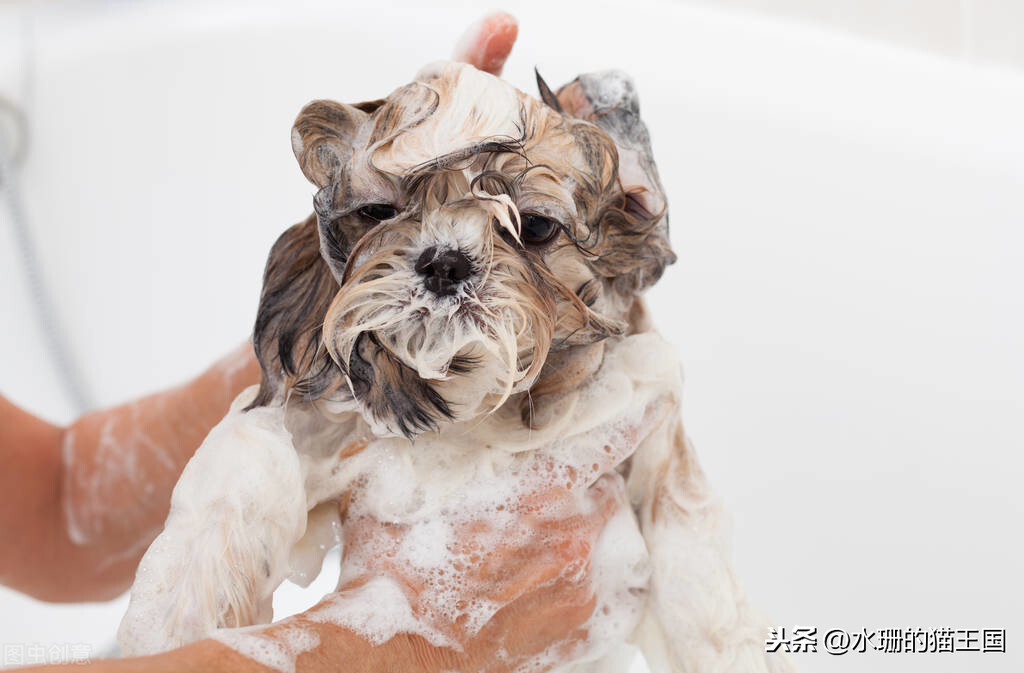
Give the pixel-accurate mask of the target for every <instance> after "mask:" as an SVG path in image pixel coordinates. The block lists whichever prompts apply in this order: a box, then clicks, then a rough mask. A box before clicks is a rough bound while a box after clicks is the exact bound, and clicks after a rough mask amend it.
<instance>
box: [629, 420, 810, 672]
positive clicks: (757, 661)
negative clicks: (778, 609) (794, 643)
mask: <svg viewBox="0 0 1024 673" xmlns="http://www.w3.org/2000/svg"><path fill="white" fill-rule="evenodd" d="M629 490H630V496H631V498H632V500H633V502H634V503H637V504H639V511H638V514H639V518H640V526H641V530H642V532H643V536H644V540H645V541H646V543H647V547H648V551H649V553H650V557H651V567H652V575H651V587H650V588H651V593H650V598H649V602H648V606H647V612H646V614H645V616H644V618H643V621H642V622H641V624H640V626H639V627H638V628H637V632H636V636H635V640H636V641H637V644H638V645H640V647H641V649H642V650H643V651H644V655H645V657H646V658H647V661H648V665H649V666H650V668H651V670H652V671H654V673H669V672H671V673H727V672H728V673H758V672H762V671H766V672H771V673H782V672H785V671H792V670H793V667H792V664H791V662H790V661H789V660H788V659H787V658H785V657H784V655H782V654H778V653H766V652H765V640H766V638H767V637H768V635H769V624H768V622H767V621H766V619H765V618H764V617H763V616H761V615H760V614H759V613H758V612H757V611H756V610H755V609H754V608H753V607H752V606H751V605H750V604H749V603H748V602H747V600H746V597H745V596H744V593H743V590H742V588H741V586H740V584H739V582H738V580H737V578H736V575H735V573H734V571H733V567H732V553H731V549H730V547H731V545H730V534H729V523H728V517H727V516H726V514H725V512H724V511H723V508H722V506H721V504H720V503H719V502H718V500H717V499H716V498H715V497H714V495H713V493H712V492H711V489H710V487H709V485H708V482H707V480H706V478H705V477H704V473H703V472H702V471H701V469H700V465H699V464H698V463H697V458H696V455H695V453H694V450H693V446H692V445H691V444H690V442H689V440H688V439H687V438H686V435H685V433H684V432H683V424H682V421H681V420H680V418H679V416H678V414H677V415H675V416H674V417H673V418H672V419H671V420H669V421H667V422H666V423H665V425H664V427H662V428H661V429H660V430H659V431H658V432H656V433H654V434H653V435H651V436H650V437H648V438H647V440H646V441H645V442H644V444H643V445H641V447H640V448H639V449H638V451H637V453H636V454H635V455H634V457H633V463H632V467H631V471H630V477H629Z"/></svg>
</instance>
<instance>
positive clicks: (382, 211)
mask: <svg viewBox="0 0 1024 673" xmlns="http://www.w3.org/2000/svg"><path fill="white" fill-rule="evenodd" d="M359 214H360V215H362V216H363V217H365V218H368V219H371V220H376V221H377V222H380V221H382V220H390V219H391V218H392V217H394V216H395V215H397V214H398V210H396V209H395V207H394V206H392V205H390V204H388V203H371V204H370V205H368V206H363V207H362V208H360V209H359Z"/></svg>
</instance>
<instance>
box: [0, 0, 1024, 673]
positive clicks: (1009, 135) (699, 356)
mask: <svg viewBox="0 0 1024 673" xmlns="http://www.w3.org/2000/svg"><path fill="white" fill-rule="evenodd" d="M287 6H288V9H284V8H283V6H282V7H277V6H273V5H265V4H259V3H256V4H254V3H244V5H243V4H242V3H238V4H234V3H215V4H212V5H211V3H203V4H202V6H201V5H200V4H199V3H191V4H185V5H180V4H179V5H178V6H177V7H170V6H167V5H164V4H161V3H133V4H128V3H120V2H110V3H101V4H98V5H89V6H87V7H79V6H78V5H77V4H74V3H68V4H63V3H48V4H46V5H43V6H37V7H33V8H30V7H28V6H27V5H19V4H13V5H11V4H9V5H7V6H5V7H4V8H2V9H0V22H2V24H0V25H2V29H0V91H2V92H3V93H5V94H6V95H9V96H13V97H14V98H16V99H17V100H19V101H20V102H21V103H22V104H23V105H24V107H25V109H26V110H27V112H28V114H29V117H30V120H31V124H32V145H31V149H30V153H29V155H28V159H27V163H26V164H25V166H24V171H23V173H22V183H23V187H24V189H23V197H24V201H25V205H26V209H27V216H28V220H29V221H30V222H31V224H32V226H33V235H34V236H35V240H36V243H37V246H38V248H39V251H40V256H41V260H42V267H43V274H44V279H45V280H46V282H47V283H48V285H49V288H50V290H51V293H52V296H53V299H54V303H55V307H56V313H57V316H58V319H59V323H60V325H61V326H62V327H63V330H64V331H65V333H66V335H67V339H68V341H69V343H70V347H71V350H72V352H73V355H74V356H75V358H76V359H77V360H78V361H79V362H80V364H81V369H82V372H83V377H84V379H85V381H86V384H87V386H88V387H89V389H90V391H91V394H92V396H93V399H94V401H95V403H96V404H110V403H114V402H117V401H119V400H123V399H126V398H130V397H133V396H136V395H139V394H141V393H144V392H147V391H150V390H153V389H157V388H160V387H162V386H167V385H169V384H172V383H175V382H177V381H180V380H182V379H183V378H186V377H188V376H190V375H192V374H194V373H196V372H197V371H199V370H200V369H202V368H203V367H204V366H205V365H206V364H208V363H210V362H212V361H213V360H214V359H215V358H216V357H217V356H219V355H220V354H222V353H224V352H226V351H227V350H228V349H229V348H231V347H232V346H234V345H235V344H237V343H238V342H240V341H241V340H242V339H244V338H245V336H246V335H247V333H248V332H249V330H250V327H251V323H252V321H253V317H254V311H255V305H256V300H257V296H258V293H259V288H260V276H261V271H262V266H263V262H264V260H265V256H266V252H267V250H268V248H269V246H270V244H271V242H272V241H273V240H274V238H275V237H276V236H277V235H278V233H280V232H281V231H282V230H283V229H284V228H285V227H286V226H288V225H290V224H291V223H293V222H296V221H298V220H299V219H300V218H302V217H304V216H305V214H306V213H307V212H308V211H309V210H310V207H311V201H310V197H311V194H312V189H311V188H310V186H309V185H308V184H307V183H306V181H305V180H304V178H303V177H302V175H301V174H300V173H299V171H298V169H297V166H296V165H295V162H294V159H293V157H292V154H291V150H290V146H289V129H290V125H291V121H292V119H293V118H294V115H295V113H296V112H297V111H298V109H299V108H300V106H301V105H302V104H303V103H305V102H306V101H307V100H309V99H312V98H317V97H328V98H337V99H340V100H343V101H349V102H355V101H359V100H365V99H371V98H376V97H379V96H381V95H383V94H385V93H387V92H388V91H389V90H391V89H392V88H393V87H395V86H397V85H399V84H401V83H403V82H405V81H406V80H407V79H408V78H409V77H410V76H411V75H412V74H413V73H414V72H415V70H416V69H417V68H418V67H419V66H420V65H422V64H423V63H424V62H426V61H429V60H433V59H435V58H440V57H445V56H447V55H448V53H449V51H450V47H451V45H452V44H453V43H454V40H455V38H456V37H457V36H458V34H459V33H460V32H461V29H462V28H463V27H464V25H465V24H466V23H467V22H468V21H469V20H471V19H472V18H475V17H476V16H477V13H478V11H479V10H478V9H477V8H476V6H475V5H473V4H471V3H464V4H463V5H461V6H449V7H445V8H444V9H429V10H428V9H425V8H423V7H422V6H421V5H419V4H413V3H411V2H410V3H406V4H395V3H392V5H391V6H392V9H390V10H389V11H387V12H384V11H382V10H380V9H373V8H354V9H352V8H350V9H344V8H342V7H341V3H337V2H322V3H318V2H302V3H294V2H293V3H288V5H287ZM375 6H376V7H378V8H379V6H380V5H379V3H378V4H377V5H375ZM201 7H202V8H201ZM505 7H506V8H507V9H509V10H511V11H513V12H514V13H515V14H517V15H518V16H519V17H520V18H521V40H520V43H519V45H518V47H517V49H516V51H515V54H514V56H513V59H512V61H511V62H510V63H509V65H508V68H507V71H506V76H507V77H508V79H509V80H510V81H512V82H513V83H515V84H517V85H519V86H521V87H523V88H526V89H531V90H532V68H533V66H534V65H537V66H539V68H540V70H541V72H542V73H543V74H544V76H545V78H546V79H547V80H548V81H549V82H551V83H552V84H555V83H561V82H563V81H566V80H568V79H570V78H572V77H573V76H574V75H575V74H576V73H578V72H581V71H588V70H597V69H604V68H609V67H616V68H620V69H623V70H626V71H628V72H630V73H631V74H632V75H633V76H634V77H635V79H636V82H637V85H638V88H639V91H640V93H641V100H642V103H643V107H644V111H645V116H646V118H647V121H648V123H649V125H650V127H651V134H652V136H653V139H654V148H655V152H656V156H657V158H658V160H659V164H660V167H661V171H662V177H663V179H664V182H665V185H666V187H667V189H668V192H669V196H670V202H671V208H672V211H671V212H672V236H673V242H674V245H675V249H676V251H677V252H678V253H679V262H678V264H677V265H676V266H675V267H674V268H672V269H671V270H670V271H669V273H667V274H666V276H665V278H664V280H663V281H662V282H661V284H660V285H659V286H657V287H656V288H655V289H654V290H653V291H652V292H651V294H650V299H651V306H652V308H653V311H654V315H655V316H656V321H657V323H658V325H659V326H660V328H661V330H662V331H663V332H664V333H665V334H666V335H667V336H668V337H669V338H670V339H671V340H673V341H674V342H675V343H677V344H678V345H679V349H680V352H681V354H682V357H683V360H684V362H685V363H686V365H687V394H688V398H687V400H686V405H685V408H684V417H685V419H686V421H687V426H688V429H689V432H690V433H691V435H692V437H693V439H694V441H695V442H696V445H697V448H698V451H699V453H700V454H701V456H702V459H703V463H704V466H705V468H706V470H707V471H708V473H709V474H710V476H711V479H712V481H713V483H714V484H715V485H716V487H717V488H718V490H719V491H720V493H721V494H722V496H723V497H724V499H725V500H726V502H727V503H728V505H729V507H730V508H731V510H732V511H733V512H734V515H735V523H736V525H735V529H736V530H735V539H736V558H737V563H738V565H739V568H740V570H741V575H742V577H743V578H744V580H745V582H746V584H747V587H748V588H749V593H750V594H751V595H752V597H753V600H754V601H755V602H756V603H757V604H758V605H759V606H761V608H762V609H763V610H765V611H766V612H767V613H768V614H770V615H771V616H772V617H773V619H774V620H775V622H776V623H777V624H778V625H780V626H785V627H786V628H787V630H789V629H792V628H793V627H794V626H796V625H801V626H808V625H810V626H816V627H818V629H819V633H824V631H827V630H829V629H832V628H843V629H846V630H847V631H860V630H861V629H862V628H867V629H869V630H875V629H882V628H918V627H919V628H929V629H930V628H942V627H951V628H954V629H957V628H960V629H990V628H1005V629H1007V631H1008V636H1007V639H1008V641H1009V643H1008V647H1007V649H1008V650H1009V653H1007V654H986V655H968V654H957V655H952V656H951V655H945V656H933V657H928V656H926V655H892V654H888V655H887V654H881V653H867V654H850V655H846V656H843V657H836V656H830V655H828V654H826V653H824V652H819V653H817V654H804V655H798V657H797V661H798V663H799V664H800V667H801V668H802V669H803V670H808V671H810V670H833V671H854V670H872V671H880V672H884V671H915V670H923V669H924V668H925V667H927V669H928V670H929V671H933V672H938V671H958V670H964V669H965V668H969V669H970V670H972V671H977V672H979V673H982V672H985V671H1008V670H1012V669H1020V668H1021V666H1022V665H1024V654H1022V652H1024V648H1021V647H1020V643H1019V638H1020V634H1021V633H1022V631H1021V629H1020V627H1022V626H1024V620H1022V618H1021V617H1020V610H1019V607H1018V606H1017V605H1016V604H1015V603H1016V602H1018V601H1019V600H1020V599H1021V597H1022V596H1024V582H1022V579H1021V577H1022V575H1021V573H1020V567H1021V563H1022V549H1024V545H1022V542H1021V534H1020V530H1021V522H1022V520H1024V519H1022V515H1024V495H1022V491H1021V488H1020V480H1021V475H1022V467H1024V458H1022V452H1024V432H1022V430H1021V420H1022V419H1024V413H1022V412H1024V399H1022V394H1021V392H1020V388H1021V385H1022V383H1024V355H1022V345H1024V305H1022V304H1024V301H1022V298H1021V297H1022V293H1021V288H1022V287H1024V263H1022V262H1024V260H1022V256H1024V255H1022V250H1024V123H1022V121H1021V120H1024V78H1022V77H1021V76H1019V75H1015V74H1013V73H1010V72H999V71H994V70H992V71H989V70H982V69H978V68H975V67H968V66H963V65H960V64H958V63H955V62H952V61H947V60H943V59H940V58H938V57H933V56H926V55H921V54H917V53H914V52H910V51H902V50H898V49H895V48H888V47H882V46H878V45H874V44H870V43H867V42H860V41H857V40H855V39H853V38H845V37H839V36H836V35H833V34H831V33H825V32H818V31H816V30H814V29H810V28H802V27H794V26H790V25H786V24H781V23H773V22H771V21H769V20H767V19H761V18H751V17H747V16H745V15H739V14H735V15H734V14H729V13H719V12H715V11H713V10H697V9H691V8H688V7H684V6H678V5H673V4H666V3H653V2H645V1H636V2H630V3H628V4H625V5H622V6H616V5H612V4H610V3H596V4H595V3H587V4H586V5H577V4H571V5H570V4H568V3H563V4H559V5H556V4H555V3H550V2H548V3H543V4H539V5H538V4H520V3H516V2H507V3H505ZM23 21H25V22H26V23H27V24H28V25H29V26H30V33H31V34H30V35H28V34H27V33H25V32H24V31H23V23H22V22H23ZM26 68H27V70H26ZM26 72H28V73H30V74H29V75H28V76H26ZM5 217H6V215H5V214H0V222H2V223H3V224H2V226H0V282H2V283H3V287H4V288H5V290H4V294H3V300H2V303H0V310H2V316H3V319H2V325H3V328H2V329H0V390H2V391H3V393H4V394H5V395H7V396H9V397H11V398H13V399H14V400H15V401H17V402H18V403H20V404H22V405H24V406H26V407H27V408H29V409H32V410H34V411H36V412H38V413H40V414H42V415H44V416H46V417H49V418H51V419H54V420H57V421H61V422H66V421H68V420H70V419H71V418H72V417H73V415H74V410H73V408H72V406H71V404H70V402H69V401H68V400H67V399H65V397H64V396H63V394H62V393H61V392H60V379H59V378H58V376H57V372H56V371H55V369H54V367H53V366H52V364H51V363H50V361H49V358H48V355H47V352H46V351H45V349H44V348H43V347H42V345H41V341H40V338H39V333H38V330H37V327H36V324H35V322H34V317H33V312H32V310H31V305H30V303H29V300H28V298H27V294H26V292H25V285H24V278H23V274H22V269H21V265H20V259H19V256H18V253H17V251H16V250H15V248H14V246H13V239H12V237H11V233H10V231H11V230H10V228H9V227H8V226H7V224H6V219H4V218H5ZM0 542H2V543H4V544H6V543H7V542H8V541H6V540H3V541H0ZM303 601H305V602H307V603H312V597H311V596H310V595H309V594H306V595H303V596H298V597H296V596H295V595H294V594H289V597H288V598H287V599H286V600H285V601H284V602H283V603H282V609H283V610H291V609H295V607H296V606H298V605H300V604H301V603H302V602H303ZM123 607H124V601H123V599H122V600H120V601H115V602H114V603H112V604H108V605H103V606H87V607H82V606H62V607H53V606H45V605H42V604H38V603H35V602H33V601H30V600H28V599H25V598H24V597H20V596H18V595H16V594H14V593H13V592H9V591H3V593H0V642H8V643H43V644H50V643H58V644H60V643H80V642H81V643H89V644H91V645H93V646H94V647H95V648H97V649H96V651H97V652H98V651H100V650H101V649H102V648H103V647H105V646H106V645H108V644H109V643H111V642H112V640H113V638H112V635H113V632H114V629H115V626H116V623H117V620H118V619H119V617H120V614H121V612H122V611H123ZM868 659H870V661H868ZM925 660H926V661H925Z"/></svg>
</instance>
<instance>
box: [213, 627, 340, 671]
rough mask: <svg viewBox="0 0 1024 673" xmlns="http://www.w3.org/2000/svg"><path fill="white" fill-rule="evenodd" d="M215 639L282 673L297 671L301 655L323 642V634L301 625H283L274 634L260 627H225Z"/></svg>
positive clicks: (214, 636)
mask: <svg viewBox="0 0 1024 673" xmlns="http://www.w3.org/2000/svg"><path fill="white" fill-rule="evenodd" d="M213 639H214V640H217V641H219V642H221V643H223V644H225V645H227V646H228V647H230V648H231V649H233V650H234V651H236V652H238V653H239V654H241V655H243V656H246V657H249V658H250V659H252V660H253V661H256V662H258V663H261V664H263V665H264V666H267V667H269V668H273V669H276V670H278V671H281V673H295V661H296V659H298V656H299V655H300V654H302V653H303V652H309V651H310V650H312V649H314V648H316V647H317V646H318V645H319V644H320V637H319V636H317V635H316V634H315V633H313V632H311V631H309V630H308V629H303V628H302V627H298V626H287V627H282V628H280V629H278V630H276V631H275V632H274V635H273V636H272V637H271V636H267V635H264V634H263V633H261V632H260V629H259V627H255V628H253V627H250V628H240V629H225V630H221V631H218V632H217V633H215V634H213Z"/></svg>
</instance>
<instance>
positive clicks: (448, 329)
mask: <svg viewBox="0 0 1024 673" xmlns="http://www.w3.org/2000/svg"><path fill="white" fill-rule="evenodd" d="M499 204H500V205H501V207H500V208H498V209H495V210H494V211H492V210H491V209H490V208H488V209H487V211H489V212H488V213H487V215H488V217H487V218H486V219H485V220H484V221H483V222H482V223H481V222H479V221H475V222H474V220H479V219H480V218H476V217H469V218H466V217H455V218H450V217H434V218H432V222H434V224H426V225H422V224H420V223H409V224H407V225H404V226H403V225H400V224H399V225H394V226H392V227H390V228H386V229H387V230H386V231H385V230H384V229H382V230H381V231H376V230H375V231H374V232H370V233H369V234H367V236H366V237H364V240H363V241H360V244H358V245H357V246H356V249H355V250H354V251H353V254H354V256H353V258H352V259H353V260H354V266H353V268H352V269H351V270H350V272H349V273H348V276H347V277H346V279H345V282H344V284H343V285H342V288H341V290H340V291H339V292H338V294H337V296H336V297H335V299H334V301H333V303H332V305H331V309H330V311H329V312H328V314H327V318H326V320H325V326H326V334H327V340H326V341H327V344H328V348H329V350H330V352H331V355H332V357H334V359H335V361H337V362H338V363H339V364H340V365H341V367H342V369H343V371H345V373H346V376H347V381H348V384H349V386H350V389H351V392H352V393H353V395H354V396H355V398H356V399H357V400H358V401H359V402H360V404H361V406H362V411H363V413H364V415H365V416H367V420H369V421H370V422H371V424H373V425H374V426H375V429H376V430H378V431H379V432H382V433H383V432H385V431H386V432H387V433H388V434H404V435H406V436H412V435H414V434H416V433H418V432H422V431H424V430H428V429H433V428H436V427H437V426H438V425H439V424H440V423H441V422H444V421H453V420H466V419H469V418H472V417H474V416H477V415H479V414H481V413H485V412H487V411H491V410H494V409H496V408H498V407H499V406H501V404H503V403H504V402H505V400H507V399H508V397H509V396H510V395H512V394H513V393H515V392H518V391H520V390H525V389H527V388H528V387H529V386H530V385H531V384H532V382H533V380H534V379H535V378H536V376H537V374H538V373H539V371H540V369H541V367H542V366H543V364H544V359H545V358H546V355H547V352H548V349H549V347H550V344H551V336H552V332H553V317H552V316H553V313H554V311H553V308H552V301H551V300H550V298H548V297H547V296H545V292H544V289H543V287H542V286H541V285H540V284H539V283H538V282H537V277H536V274H534V273H532V272H531V270H530V268H529V267H528V263H527V262H526V261H525V260H524V258H523V257H522V256H521V255H520V254H519V253H518V252H517V251H516V250H515V249H514V248H513V246H514V245H515V242H514V241H509V240H506V238H503V237H502V236H501V235H500V234H499V233H498V230H496V229H495V228H494V227H493V226H492V225H491V220H490V216H492V215H495V216H497V215H496V213H497V212H499V211H500V212H501V214H503V215H504V218H505V220H506V221H505V222H501V219H502V218H501V217H500V216H497V219H498V222H499V226H500V227H501V228H504V229H505V230H506V231H510V232H513V234H514V232H515V227H514V225H513V224H512V222H511V221H508V218H510V215H509V213H508V210H507V209H506V208H505V207H504V204H503V203H501V202H499ZM499 204H496V205H499ZM438 222H442V223H443V224H437V223H438ZM438 245H441V246H446V247H450V248H453V249H458V250H462V251H463V252H465V253H466V254H467V256H468V257H469V258H470V259H471V260H472V263H473V267H474V271H473V273H472V276H471V277H470V278H469V279H467V280H466V282H464V283H462V284H460V285H459V286H458V287H457V288H456V289H455V291H454V293H453V294H451V295H447V296H439V295H437V294H435V293H432V292H430V291H429V290H427V289H426V288H425V287H424V283H423V278H422V276H420V275H419V274H418V273H417V272H416V270H415V268H414V263H415V261H416V258H417V255H418V254H419V252H420V251H421V250H423V249H426V248H427V247H430V246H438ZM371 247H375V248H376V249H375V250H372V251H371V250H370V248H371Z"/></svg>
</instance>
